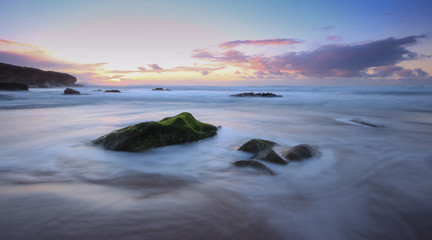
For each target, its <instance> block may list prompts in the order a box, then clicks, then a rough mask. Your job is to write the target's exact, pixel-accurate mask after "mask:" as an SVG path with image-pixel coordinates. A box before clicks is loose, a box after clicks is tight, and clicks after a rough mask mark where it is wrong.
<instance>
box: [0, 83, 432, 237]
mask: <svg viewBox="0 0 432 240" xmlns="http://www.w3.org/2000/svg"><path fill="white" fill-rule="evenodd" d="M152 88H154V86H134V87H102V86H87V87H80V88H75V89H76V90H78V91H80V92H81V95H63V90H64V88H50V89H36V88H31V89H30V91H29V92H6V91H1V92H0V134H1V137H0V239H80V240H84V239H431V238H432V232H431V231H430V229H432V147H431V146H432V87H431V86H386V87H372V86H367V87H353V86H349V87H348V86H345V87H319V86H317V87H288V86H283V87H209V86H193V87H185V86H170V87H168V88H169V89H171V90H172V91H152ZM98 89H102V90H106V89H119V90H120V91H121V93H106V92H103V91H95V90H98ZM242 92H273V93H275V94H280V95H282V96H283V97H281V98H259V97H231V96H230V95H232V94H237V93H242ZM181 112H190V113H191V114H193V116H194V117H195V118H196V119H197V120H200V121H203V122H207V123H211V124H213V125H215V126H221V128H220V130H219V131H218V134H217V135H216V136H215V137H212V138H207V139H204V140H201V141H198V142H193V143H188V144H182V145H175V146H167V147H162V148H157V149H150V150H147V151H144V152H139V153H129V152H116V151H108V150H104V149H102V148H100V147H98V146H94V145H92V144H91V143H90V142H91V141H92V140H94V139H96V138H98V137H100V136H102V135H104V134H107V133H109V132H111V131H113V130H116V129H119V128H122V127H126V126H129V125H132V124H136V123H139V122H144V121H159V120H161V119H162V118H164V117H169V116H174V115H177V114H179V113H181ZM364 123H367V124H364ZM374 126H376V127H374ZM253 138H260V139H266V140H270V141H274V142H276V143H278V146H277V147H276V148H275V149H276V150H278V149H279V148H280V149H282V148H283V147H291V146H295V145H297V144H304V143H305V144H310V145H312V146H314V147H316V148H318V150H319V152H318V154H317V155H316V156H314V157H312V158H310V159H305V160H303V161H300V162H290V163H289V164H288V165H285V166H281V165H275V164H272V163H265V164H266V166H267V167H269V168H270V169H272V170H273V171H274V172H275V173H276V175H275V176H270V175H268V174H265V173H263V172H260V171H258V170H256V169H252V168H238V167H235V166H234V165H233V163H234V162H235V161H237V160H244V159H249V158H251V157H252V155H251V154H249V153H245V152H241V151H237V150H236V149H237V148H238V147H239V146H240V145H241V144H243V143H245V142H246V141H248V140H250V139H253Z"/></svg>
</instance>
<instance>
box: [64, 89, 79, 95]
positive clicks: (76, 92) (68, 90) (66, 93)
mask: <svg viewBox="0 0 432 240" xmlns="http://www.w3.org/2000/svg"><path fill="white" fill-rule="evenodd" d="M63 94H64V95H79V94H80V92H79V91H77V90H75V89H72V88H66V89H65V90H64V93H63Z"/></svg>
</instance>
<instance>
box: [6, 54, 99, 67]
mask: <svg viewBox="0 0 432 240" xmlns="http://www.w3.org/2000/svg"><path fill="white" fill-rule="evenodd" d="M0 62H3V63H7V64H12V65H17V66H25V67H33V68H41V69H44V70H57V71H60V70H63V71H64V70H75V71H90V70H96V69H98V68H100V67H103V66H104V65H106V64H107V63H94V64H79V63H73V62H65V61H61V60H57V59H53V58H50V57H48V56H44V55H40V54H24V53H14V52H4V51H0Z"/></svg>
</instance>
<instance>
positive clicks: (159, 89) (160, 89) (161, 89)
mask: <svg viewBox="0 0 432 240" xmlns="http://www.w3.org/2000/svg"><path fill="white" fill-rule="evenodd" d="M152 91H171V89H168V88H167V89H163V88H160V87H158V88H153V89H152Z"/></svg>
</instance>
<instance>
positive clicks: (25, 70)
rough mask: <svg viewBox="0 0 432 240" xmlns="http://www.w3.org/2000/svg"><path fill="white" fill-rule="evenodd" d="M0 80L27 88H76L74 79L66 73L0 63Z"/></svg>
mask: <svg viewBox="0 0 432 240" xmlns="http://www.w3.org/2000/svg"><path fill="white" fill-rule="evenodd" d="M0 79H1V81H4V82H10V83H22V84H25V85H27V86H29V87H42V88H46V87H59V86H76V85H75V82H76V81H77V79H76V77H74V76H72V75H69V74H67V73H59V72H53V71H43V70H40V69H36V68H29V67H19V66H14V65H10V64H6V63H0Z"/></svg>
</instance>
